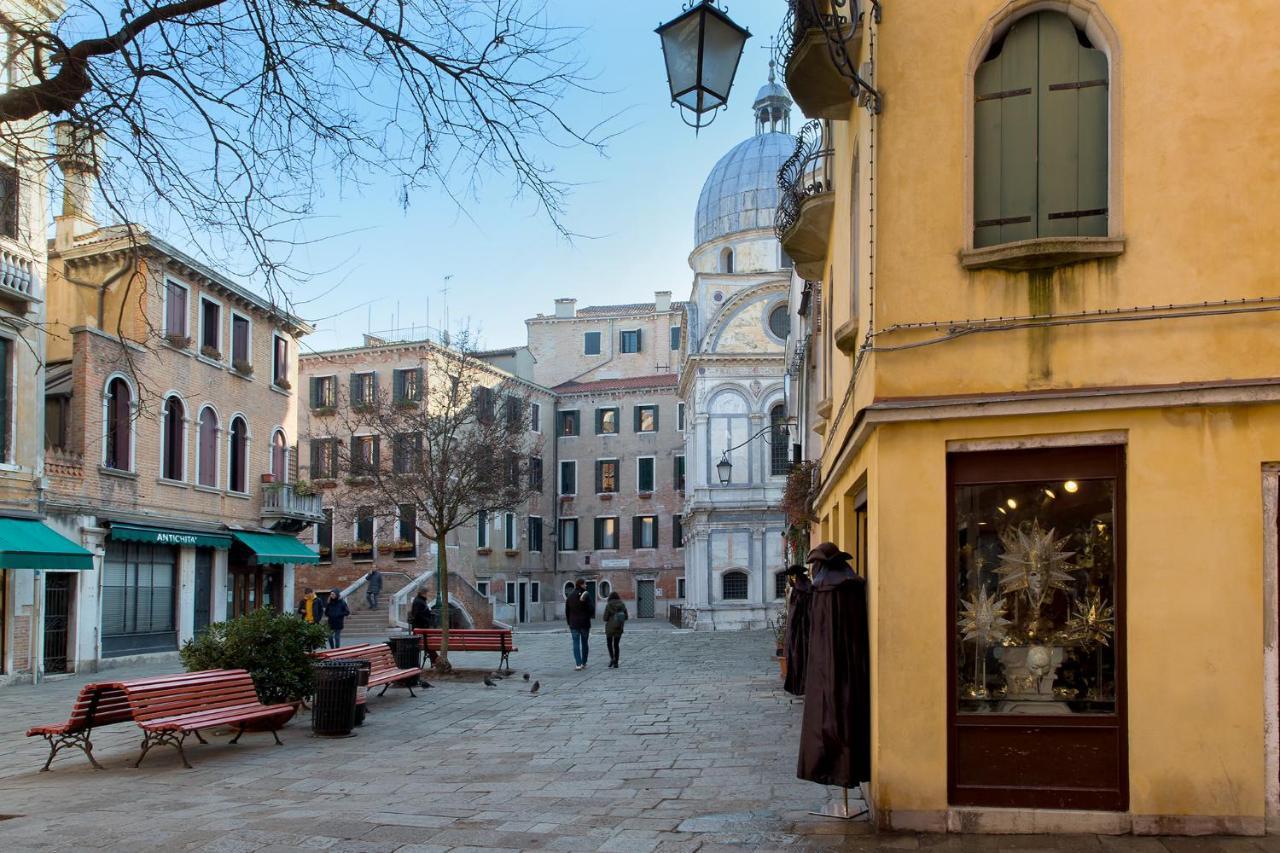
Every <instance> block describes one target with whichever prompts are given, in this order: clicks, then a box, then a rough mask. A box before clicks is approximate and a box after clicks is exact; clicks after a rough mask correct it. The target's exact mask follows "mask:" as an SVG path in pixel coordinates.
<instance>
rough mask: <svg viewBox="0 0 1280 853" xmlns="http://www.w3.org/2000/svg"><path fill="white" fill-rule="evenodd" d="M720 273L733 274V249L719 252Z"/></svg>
mask: <svg viewBox="0 0 1280 853" xmlns="http://www.w3.org/2000/svg"><path fill="white" fill-rule="evenodd" d="M720 272H733V249H729V248H725V249H724V250H722V251H721V252H720Z"/></svg>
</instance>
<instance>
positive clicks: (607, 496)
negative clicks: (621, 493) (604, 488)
mask: <svg viewBox="0 0 1280 853" xmlns="http://www.w3.org/2000/svg"><path fill="white" fill-rule="evenodd" d="M596 497H597V498H599V499H600V500H602V501H611V500H613V492H601V493H600V494H598V495H596Z"/></svg>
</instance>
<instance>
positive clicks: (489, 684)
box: [484, 675, 498, 687]
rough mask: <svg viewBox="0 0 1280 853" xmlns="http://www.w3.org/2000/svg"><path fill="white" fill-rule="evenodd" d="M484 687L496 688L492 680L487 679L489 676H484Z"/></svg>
mask: <svg viewBox="0 0 1280 853" xmlns="http://www.w3.org/2000/svg"><path fill="white" fill-rule="evenodd" d="M484 686H485V687H497V686H498V685H496V684H494V683H493V680H492V679H490V678H489V676H487V675H486V676H485V677H484Z"/></svg>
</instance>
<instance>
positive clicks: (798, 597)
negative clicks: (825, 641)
mask: <svg viewBox="0 0 1280 853" xmlns="http://www.w3.org/2000/svg"><path fill="white" fill-rule="evenodd" d="M812 594H813V583H812V582H811V581H810V580H809V578H808V576H807V575H797V576H796V580H795V585H794V586H792V587H791V594H790V595H789V596H788V597H787V633H786V636H785V638H784V646H783V654H784V655H785V656H786V658H787V677H786V678H785V679H784V680H783V682H782V689H783V690H785V691H787V692H788V693H790V694H791V695H792V696H803V695H804V675H805V671H804V670H805V666H806V665H807V663H808V658H809V601H810V598H811V597H812Z"/></svg>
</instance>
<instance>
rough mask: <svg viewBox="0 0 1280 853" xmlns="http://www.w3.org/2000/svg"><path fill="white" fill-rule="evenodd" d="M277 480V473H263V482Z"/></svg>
mask: <svg viewBox="0 0 1280 853" xmlns="http://www.w3.org/2000/svg"><path fill="white" fill-rule="evenodd" d="M275 481H276V475H275V474H263V475H262V482H264V483H274V482H275Z"/></svg>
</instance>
